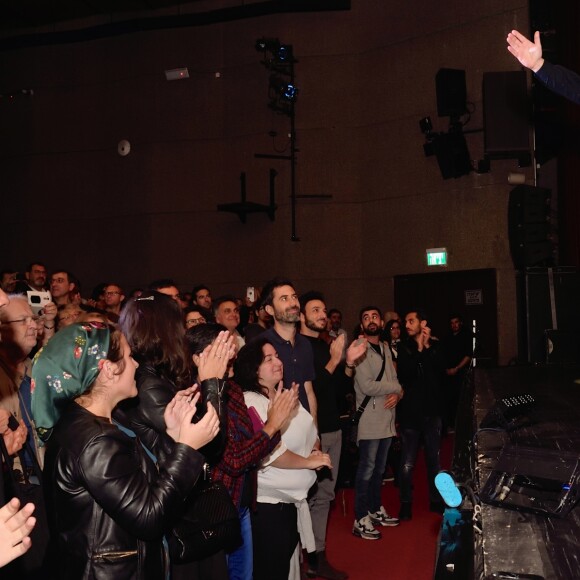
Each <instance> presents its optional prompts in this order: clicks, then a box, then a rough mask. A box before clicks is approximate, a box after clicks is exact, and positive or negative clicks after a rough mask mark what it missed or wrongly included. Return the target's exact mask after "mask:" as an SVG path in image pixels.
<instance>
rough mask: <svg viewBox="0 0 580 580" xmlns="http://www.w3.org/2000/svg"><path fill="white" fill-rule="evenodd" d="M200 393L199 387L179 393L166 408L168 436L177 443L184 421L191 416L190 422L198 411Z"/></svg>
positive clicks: (195, 386) (164, 415) (165, 416)
mask: <svg viewBox="0 0 580 580" xmlns="http://www.w3.org/2000/svg"><path fill="white" fill-rule="evenodd" d="M199 397H200V393H199V391H197V385H193V386H191V387H189V388H187V389H183V390H182V391H178V393H177V394H176V395H175V397H173V399H171V402H170V403H169V404H168V405H167V407H165V412H164V414H163V418H164V419H165V425H166V426H167V434H168V435H169V436H170V437H171V438H172V439H173V440H174V441H177V439H178V438H179V432H180V430H181V424H182V422H183V421H184V419H185V418H186V417H187V416H189V421H190V422H191V418H192V417H193V415H194V414H195V411H196V410H197V403H198V401H199Z"/></svg>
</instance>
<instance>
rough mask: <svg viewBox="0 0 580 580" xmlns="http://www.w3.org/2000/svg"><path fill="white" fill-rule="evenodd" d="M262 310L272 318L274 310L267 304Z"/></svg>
mask: <svg viewBox="0 0 580 580" xmlns="http://www.w3.org/2000/svg"><path fill="white" fill-rule="evenodd" d="M264 309H265V310H266V312H267V313H268V314H269V315H270V316H274V309H273V308H272V307H271V306H270V305H269V304H266V306H264Z"/></svg>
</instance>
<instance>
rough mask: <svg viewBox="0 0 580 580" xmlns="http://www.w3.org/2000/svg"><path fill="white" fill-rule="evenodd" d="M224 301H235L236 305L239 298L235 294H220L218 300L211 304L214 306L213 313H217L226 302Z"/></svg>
mask: <svg viewBox="0 0 580 580" xmlns="http://www.w3.org/2000/svg"><path fill="white" fill-rule="evenodd" d="M224 302H233V303H234V304H235V305H236V306H237V305H238V299H237V298H236V297H235V296H233V295H232V294H224V295H223V296H220V297H219V298H217V299H216V300H214V301H213V302H212V304H211V307H212V308H213V313H214V314H217V309H218V308H219V307H220V306H221V305H222V304H223V303H224Z"/></svg>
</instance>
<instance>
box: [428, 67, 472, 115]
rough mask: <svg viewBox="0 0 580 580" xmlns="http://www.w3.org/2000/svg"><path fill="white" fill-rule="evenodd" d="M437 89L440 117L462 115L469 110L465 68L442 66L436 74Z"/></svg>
mask: <svg viewBox="0 0 580 580" xmlns="http://www.w3.org/2000/svg"><path fill="white" fill-rule="evenodd" d="M435 90H436V92H437V114H438V115H439V116H440V117H461V115H463V114H464V113H465V112H466V111H467V88H466V86H465V71H464V70H458V69H453V68H440V69H439V70H438V71H437V74H436V75H435Z"/></svg>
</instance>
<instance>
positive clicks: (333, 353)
mask: <svg viewBox="0 0 580 580" xmlns="http://www.w3.org/2000/svg"><path fill="white" fill-rule="evenodd" d="M345 340H346V338H345V335H344V334H339V335H338V336H337V337H336V338H335V339H334V340H333V341H332V342H331V343H330V359H331V360H332V362H333V363H334V364H338V363H339V362H340V359H341V358H342V352H343V350H344V341H345Z"/></svg>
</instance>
